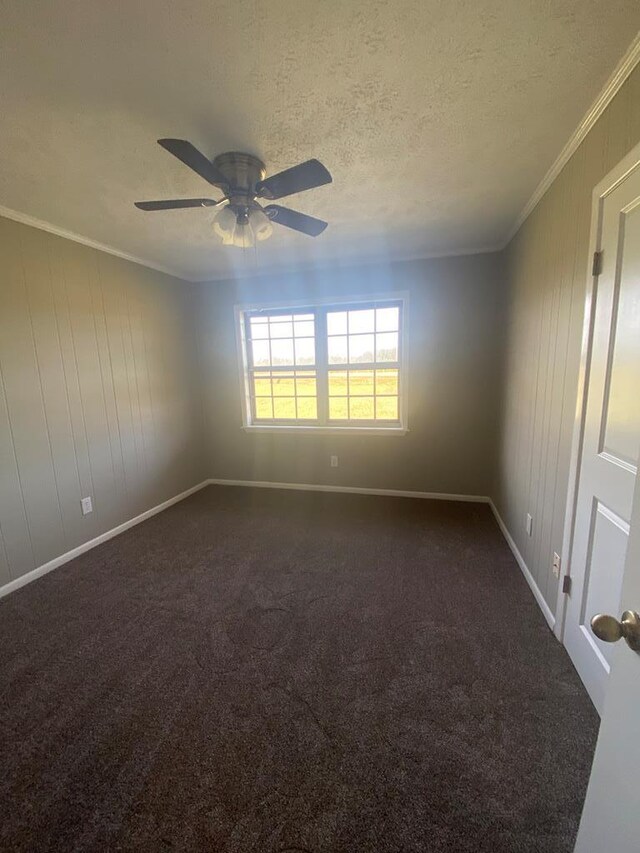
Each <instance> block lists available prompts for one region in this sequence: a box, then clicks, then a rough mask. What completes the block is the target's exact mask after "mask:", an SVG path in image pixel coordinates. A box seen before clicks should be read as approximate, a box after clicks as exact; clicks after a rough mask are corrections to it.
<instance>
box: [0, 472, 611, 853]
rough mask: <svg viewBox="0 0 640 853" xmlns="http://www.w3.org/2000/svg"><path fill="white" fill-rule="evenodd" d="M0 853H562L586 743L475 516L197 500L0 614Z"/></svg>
mask: <svg viewBox="0 0 640 853" xmlns="http://www.w3.org/2000/svg"><path fill="white" fill-rule="evenodd" d="M0 684H1V694H0V739H1V740H0V758H1V766H0V849H2V850H3V851H12V852H13V851H29V853H33V852H34V851H45V850H46V851H63V853H70V852H71V851H154V853H156V851H160V853H163V851H212V852H213V853H248V851H256V853H285V851H288V852H289V853H294V851H297V853H347V851H348V853H392V851H393V853H414V851H415V852H416V853H417V851H429V853H432V851H433V853H436V851H447V853H466V851H469V853H471V851H473V853H478V851H491V853H534V851H535V853H563V851H567V853H568V851H570V850H572V847H573V840H574V837H575V833H576V830H577V824H578V820H579V815H580V810H581V806H582V801H583V797H584V793H585V788H586V783H587V779H588V775H589V770H590V763H591V759H592V754H593V749H594V745H595V738H596V732H597V725H598V718H597V716H596V713H595V711H594V710H593V707H592V706H591V704H590V701H589V699H588V698H587V696H586V694H585V692H584V690H583V688H582V686H581V684H580V682H579V680H578V677H577V675H576V673H575V671H574V670H573V668H572V666H571V664H570V662H569V659H568V657H567V655H566V654H565V652H564V650H563V648H562V647H561V646H560V645H559V644H558V642H557V641H556V640H555V639H554V638H553V636H552V634H551V633H550V632H549V630H548V628H547V626H546V623H545V621H544V619H543V617H542V614H541V613H540V611H539V609H538V607H537V605H536V603H535V601H534V599H533V597H532V596H531V593H530V591H529V589H528V587H527V586H526V583H525V581H524V580H523V578H522V575H521V573H520V571H519V569H518V568H517V566H516V564H515V562H514V560H513V557H512V556H511V553H510V552H509V550H508V548H507V546H506V544H505V542H504V540H503V538H502V536H501V534H500V532H499V530H498V528H497V526H496V524H495V522H494V520H493V518H492V515H491V512H490V509H489V508H488V507H487V506H486V505H482V504H463V503H445V502H431V501H421V500H407V499H402V498H377V497H364V496H355V495H335V494H331V495H328V494H318V493H315V494H314V493H300V492H275V491H269V490H258V489H256V490H250V489H241V488H223V487H210V488H208V489H206V490H205V491H203V492H199V493H197V494H195V495H193V496H192V497H191V498H189V499H187V500H185V501H183V502H182V503H179V504H177V505H175V506H174V507H172V508H171V509H169V510H167V511H166V512H163V513H162V514H160V515H158V516H155V517H154V518H152V519H150V520H149V521H147V522H146V523H144V524H142V525H140V526H138V527H135V528H133V529H131V530H130V531H128V532H127V533H124V534H122V535H121V536H119V537H117V538H115V539H112V540H111V541H109V542H107V543H105V544H104V545H102V546H100V547H99V548H96V549H94V550H92V551H90V552H88V553H87V554H85V555H83V556H82V557H80V558H78V559H76V560H75V561H73V562H72V563H69V564H68V565H66V566H64V567H62V568H60V569H58V570H57V571H55V572H53V573H51V574H49V575H47V576H46V577H44V578H42V579H40V580H38V581H37V582H35V583H33V584H31V585H29V586H28V587H25V588H24V589H22V590H20V591H18V592H16V593H14V594H12V595H10V596H9V597H8V598H6V599H4V600H2V601H0Z"/></svg>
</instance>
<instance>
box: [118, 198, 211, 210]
mask: <svg viewBox="0 0 640 853" xmlns="http://www.w3.org/2000/svg"><path fill="white" fill-rule="evenodd" d="M216 204H218V202H217V201H214V200H213V199H212V198H170V199H166V200H162V201H136V202H135V206H136V207H138V208H140V210H178V209H179V208H183V207H215V205H216Z"/></svg>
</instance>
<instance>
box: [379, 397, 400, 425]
mask: <svg viewBox="0 0 640 853" xmlns="http://www.w3.org/2000/svg"><path fill="white" fill-rule="evenodd" d="M376 418H377V420H379V421H397V420H398V398H397V397H376Z"/></svg>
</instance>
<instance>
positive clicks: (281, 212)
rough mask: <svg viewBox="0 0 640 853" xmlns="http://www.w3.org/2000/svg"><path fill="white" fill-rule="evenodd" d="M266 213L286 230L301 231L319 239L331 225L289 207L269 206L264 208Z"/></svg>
mask: <svg viewBox="0 0 640 853" xmlns="http://www.w3.org/2000/svg"><path fill="white" fill-rule="evenodd" d="M264 212H265V213H266V214H267V216H268V217H269V219H271V221H272V222H277V223H278V224H279V225H284V226H285V227H286V228H293V230H294V231H301V232H302V233H303V234H308V235H309V237H317V236H318V235H319V234H322V232H323V231H324V229H325V228H326V227H327V225H328V224H329V223H328V222H324V220H322V219H316V218H315V217H314V216H307V214H306V213H298V211H297V210H291V208H289V207H280V205H279V204H268V205H267V206H266V207H265V208H264Z"/></svg>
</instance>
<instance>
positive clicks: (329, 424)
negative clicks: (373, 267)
mask: <svg viewBox="0 0 640 853" xmlns="http://www.w3.org/2000/svg"><path fill="white" fill-rule="evenodd" d="M408 303H409V295H408V293H406V292H404V291H395V292H391V293H375V294H369V295H367V296H366V297H365V296H362V295H360V296H337V297H326V298H322V299H315V300H311V301H310V300H287V301H278V302H273V301H265V302H262V303H259V304H253V303H252V304H238V305H235V306H234V315H235V329H236V344H237V351H238V363H239V367H240V380H241V386H242V387H241V410H242V411H241V413H242V429H244V430H245V431H248V432H267V433H268V432H271V433H286V432H291V433H310V434H313V435H318V434H341V433H348V434H349V435H357V434H359V435H371V434H384V435H405V434H406V433H407V432H408V424H407V412H408V342H407V320H408ZM391 306H397V307H398V308H399V321H398V349H399V352H398V360H397V361H394V362H372V363H369V362H366V363H365V362H351V363H342V364H331V365H330V364H329V359H328V335H327V325H326V318H327V314H328V313H329V312H330V311H332V310H339V311H349V310H364V309H368V308H376V307H378V308H380V307H391ZM303 313H304V314H313V315H314V327H315V337H314V340H315V353H316V356H315V364H314V365H295V364H294V365H275V366H274V365H271V366H269V367H267V366H264V367H260V366H258V367H255V366H254V365H253V364H251V358H252V354H251V351H250V350H251V348H250V346H249V345H248V343H249V341H250V335H249V323H250V318H251V317H254V316H259V315H261V314H268V315H273V314H283V315H287V314H303ZM363 334H364V333H363ZM372 334H373V333H372ZM385 368H388V369H390V370H395V369H397V370H398V420H394V421H389V420H330V419H329V411H328V405H329V387H328V381H329V373H330V372H331V371H349V370H376V369H378V370H381V369H385ZM260 370H264V371H265V372H271V373H274V372H276V373H277V372H282V373H290V374H295V373H296V372H305V371H309V372H310V371H313V372H314V373H315V376H316V400H317V418H316V419H315V420H311V419H309V420H307V419H295V420H294V419H284V418H277V419H276V418H270V419H268V420H267V419H265V420H261V419H258V418H257V417H256V416H255V408H254V400H255V395H253V394H252V386H251V377H252V374H253V372H254V371H260ZM321 388H323V389H324V390H323V392H322V393H321V392H320V389H321ZM347 396H349V395H347ZM356 396H357V395H356ZM374 397H375V388H374Z"/></svg>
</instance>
